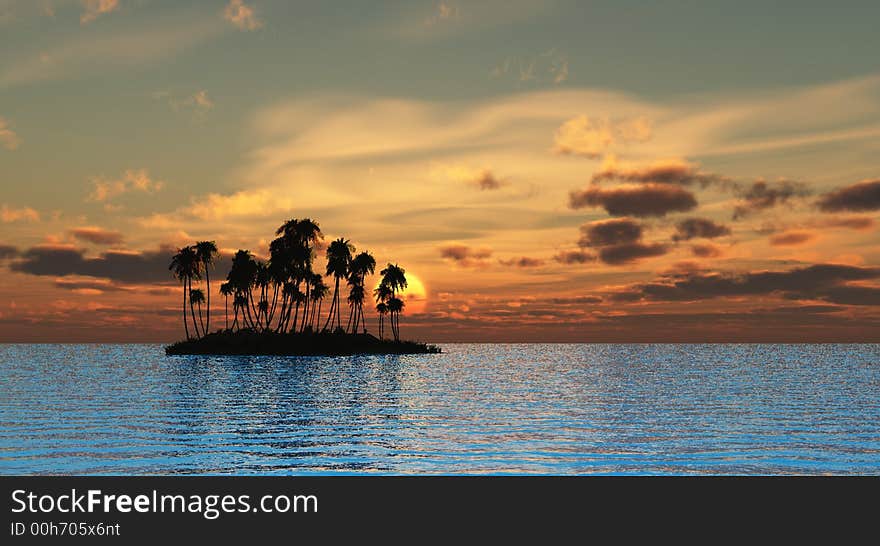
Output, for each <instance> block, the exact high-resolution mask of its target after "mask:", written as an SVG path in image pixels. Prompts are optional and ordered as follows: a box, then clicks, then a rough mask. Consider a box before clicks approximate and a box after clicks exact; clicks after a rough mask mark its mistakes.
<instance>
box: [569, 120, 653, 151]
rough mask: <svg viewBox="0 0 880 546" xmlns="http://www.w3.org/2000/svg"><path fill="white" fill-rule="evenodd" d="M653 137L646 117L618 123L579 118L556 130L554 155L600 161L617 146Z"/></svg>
mask: <svg viewBox="0 0 880 546" xmlns="http://www.w3.org/2000/svg"><path fill="white" fill-rule="evenodd" d="M651 134H652V127H651V123H650V122H649V121H648V120H647V118H644V117H639V118H633V119H627V120H623V121H620V122H617V123H614V122H612V121H610V120H608V119H607V118H600V119H594V120H591V119H590V118H588V117H587V116H577V117H574V118H571V119H570V120H568V121H566V122H565V123H563V124H562V126H560V127H559V129H557V130H556V135H555V138H554V151H556V152H557V153H560V154H572V155H582V156H586V157H589V158H591V159H597V158H598V157H600V156H601V155H602V154H604V153H605V152H607V151H608V150H609V149H610V148H611V147H612V146H615V145H616V144H619V143H623V144H625V143H630V142H645V141H647V140H650V138H651Z"/></svg>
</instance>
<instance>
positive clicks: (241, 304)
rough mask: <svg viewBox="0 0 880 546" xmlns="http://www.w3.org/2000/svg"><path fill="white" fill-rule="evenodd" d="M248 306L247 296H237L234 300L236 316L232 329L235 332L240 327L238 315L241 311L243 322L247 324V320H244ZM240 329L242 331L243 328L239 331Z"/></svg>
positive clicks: (233, 305)
mask: <svg viewBox="0 0 880 546" xmlns="http://www.w3.org/2000/svg"><path fill="white" fill-rule="evenodd" d="M247 305H248V300H247V296H245V295H243V294H236V295H235V297H234V298H232V309H233V310H234V312H235V316H234V317H233V319H232V329H233V330H234V329H235V327H236V326H237V325H238V313H239V311H241V316H242V321H243V322H246V321H245V318H244V317H245V311H244V309H245V308H246V307H247ZM240 329H241V328H239V330H240Z"/></svg>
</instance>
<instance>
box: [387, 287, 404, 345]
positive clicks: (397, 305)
mask: <svg viewBox="0 0 880 546" xmlns="http://www.w3.org/2000/svg"><path fill="white" fill-rule="evenodd" d="M404 306H405V304H404V303H403V300H402V299H400V298H398V297H393V298H391V299H390V300H388V311H389V312H390V313H391V333H392V334H394V341H400V312H401V311H403V308H404ZM395 317H397V318H395Z"/></svg>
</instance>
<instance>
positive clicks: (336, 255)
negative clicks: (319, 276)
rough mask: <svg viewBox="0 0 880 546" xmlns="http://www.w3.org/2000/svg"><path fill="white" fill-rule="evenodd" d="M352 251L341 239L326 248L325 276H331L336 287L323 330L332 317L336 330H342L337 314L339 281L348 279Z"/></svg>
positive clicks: (350, 245)
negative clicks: (334, 319) (334, 320)
mask: <svg viewBox="0 0 880 546" xmlns="http://www.w3.org/2000/svg"><path fill="white" fill-rule="evenodd" d="M354 251H355V248H354V245H352V244H351V243H350V242H348V241H347V240H345V239H344V238H342V237H340V238H339V239H336V240H335V241H333V242H332V243H330V246H328V247H327V273H326V274H327V275H333V278H334V279H335V281H336V285H335V287H334V289H333V302H332V303H331V304H330V313H329V314H328V315H327V322H325V323H324V330H326V329H327V327H328V326H330V325H331V324H332V323H333V318H334V317H335V318H336V329H337V330H341V329H342V324H341V318H340V312H339V280H340V279H347V278H348V274H349V265H350V264H351V255H352V253H353V252H354Z"/></svg>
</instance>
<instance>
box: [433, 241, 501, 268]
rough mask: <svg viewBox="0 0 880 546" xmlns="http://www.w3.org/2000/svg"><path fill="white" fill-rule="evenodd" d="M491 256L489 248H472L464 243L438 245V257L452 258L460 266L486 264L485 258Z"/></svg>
mask: <svg viewBox="0 0 880 546" xmlns="http://www.w3.org/2000/svg"><path fill="white" fill-rule="evenodd" d="M491 256H492V250H491V249H489V248H472V247H469V246H466V245H446V246H443V247H440V257H441V258H445V259H447V260H452V261H453V262H455V263H456V264H458V265H460V266H462V267H474V266H485V265H487V262H486V260H487V259H488V258H489V257H491Z"/></svg>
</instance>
